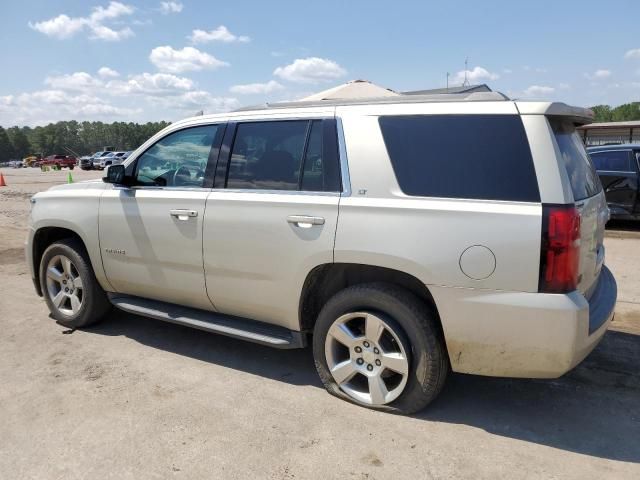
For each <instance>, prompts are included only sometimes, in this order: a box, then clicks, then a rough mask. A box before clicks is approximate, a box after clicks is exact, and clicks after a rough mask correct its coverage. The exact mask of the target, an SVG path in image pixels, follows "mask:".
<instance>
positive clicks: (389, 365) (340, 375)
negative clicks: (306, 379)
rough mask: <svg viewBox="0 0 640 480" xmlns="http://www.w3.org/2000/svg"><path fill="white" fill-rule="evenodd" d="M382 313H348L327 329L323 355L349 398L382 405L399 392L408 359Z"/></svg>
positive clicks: (404, 376)
mask: <svg viewBox="0 0 640 480" xmlns="http://www.w3.org/2000/svg"><path fill="white" fill-rule="evenodd" d="M394 328H396V329H397V327H393V326H392V325H391V324H390V323H389V322H387V321H385V320H384V319H383V316H382V315H379V314H374V313H369V312H354V313H347V314H346V315H342V316H341V317H340V318H338V319H337V320H336V321H335V322H333V324H332V325H331V328H329V331H328V332H327V338H326V340H325V347H324V350H325V357H326V360H327V366H328V367H329V371H330V372H331V375H332V376H333V379H334V380H335V381H336V383H337V384H338V385H339V386H340V389H341V390H342V391H343V392H345V393H346V394H347V395H349V396H350V397H351V398H353V399H355V400H357V401H359V402H362V403H366V404H368V405H385V404H387V403H390V402H392V401H394V400H395V399H396V398H398V397H399V396H400V394H401V393H402V391H403V390H404V387H405V386H406V384H407V379H408V377H409V359H408V356H407V352H406V351H405V347H404V345H403V344H402V342H401V341H400V338H399V336H398V332H396V331H394Z"/></svg>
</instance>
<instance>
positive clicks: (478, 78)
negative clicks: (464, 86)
mask: <svg viewBox="0 0 640 480" xmlns="http://www.w3.org/2000/svg"><path fill="white" fill-rule="evenodd" d="M465 72H466V74H467V76H466V78H467V81H469V82H470V83H472V84H473V83H481V82H483V81H486V80H497V79H498V78H500V75H498V74H497V73H491V72H489V71H488V70H487V69H485V68H482V67H473V69H472V70H466V71H465V70H461V71H460V72H458V73H456V74H455V75H454V76H453V83H463V82H464V80H465Z"/></svg>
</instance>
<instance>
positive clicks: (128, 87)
mask: <svg viewBox="0 0 640 480" xmlns="http://www.w3.org/2000/svg"><path fill="white" fill-rule="evenodd" d="M106 88H107V91H108V93H109V94H111V95H121V96H123V95H138V94H139V95H151V96H170V95H176V94H180V93H182V92H186V91H189V90H192V89H193V88H194V83H193V81H192V80H191V79H190V78H186V77H177V76H176V75H171V74H169V73H146V72H145V73H141V74H138V75H130V76H129V78H128V79H127V80H112V81H110V82H109V83H108V84H107V85H106Z"/></svg>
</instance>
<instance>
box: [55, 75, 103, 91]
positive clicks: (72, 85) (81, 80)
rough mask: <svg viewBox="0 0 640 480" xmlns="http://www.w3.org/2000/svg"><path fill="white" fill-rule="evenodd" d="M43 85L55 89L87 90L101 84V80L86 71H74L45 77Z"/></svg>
mask: <svg viewBox="0 0 640 480" xmlns="http://www.w3.org/2000/svg"><path fill="white" fill-rule="evenodd" d="M44 83H45V85H48V86H49V87H51V88H53V89H57V90H76V91H87V90H91V89H95V88H99V87H101V86H102V82H101V81H100V80H98V79H96V78H94V77H92V76H91V75H89V74H88V73H86V72H75V73H72V74H70V75H60V76H54V77H47V78H45V80H44Z"/></svg>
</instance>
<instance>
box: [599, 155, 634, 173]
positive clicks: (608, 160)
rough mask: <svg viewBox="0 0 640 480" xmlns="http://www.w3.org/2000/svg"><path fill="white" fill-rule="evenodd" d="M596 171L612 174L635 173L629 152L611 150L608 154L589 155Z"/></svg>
mask: <svg viewBox="0 0 640 480" xmlns="http://www.w3.org/2000/svg"><path fill="white" fill-rule="evenodd" d="M590 156H591V160H593V163H594V165H595V167H596V170H608V171H612V172H635V171H636V169H635V167H634V165H633V157H632V156H631V151H630V150H616V151H614V150H612V151H610V152H593V153H591V154H590Z"/></svg>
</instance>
